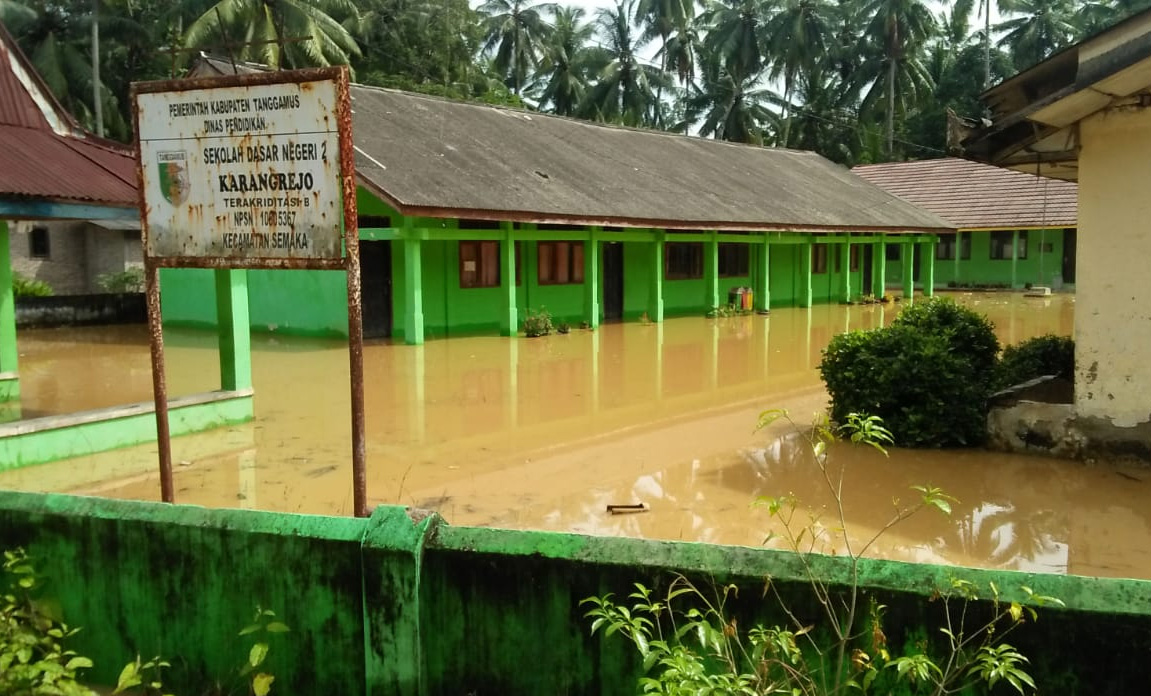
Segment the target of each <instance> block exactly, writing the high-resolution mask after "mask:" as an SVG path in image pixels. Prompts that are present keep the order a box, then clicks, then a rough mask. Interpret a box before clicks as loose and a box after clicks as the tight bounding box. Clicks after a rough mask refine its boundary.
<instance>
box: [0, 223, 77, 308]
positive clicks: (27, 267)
mask: <svg viewBox="0 0 1151 696" xmlns="http://www.w3.org/2000/svg"><path fill="white" fill-rule="evenodd" d="M38 227H39V228H44V229H46V230H48V255H47V256H45V257H42V258H37V257H34V256H32V231H33V230H34V229H36V228H38ZM84 227H85V223H82V222H80V223H77V222H17V223H15V224H14V225H12V230H11V238H10V240H9V243H10V244H11V249H12V270H14V271H15V272H16V273H18V274H19V275H21V276H23V277H25V278H27V279H29V280H39V281H43V282H45V283H47V284H48V285H50V286H52V290H53V292H54V293H55V294H57V295H73V294H81V293H85V292H88V291H89V290H88V271H87V259H86V243H85V233H84Z"/></svg>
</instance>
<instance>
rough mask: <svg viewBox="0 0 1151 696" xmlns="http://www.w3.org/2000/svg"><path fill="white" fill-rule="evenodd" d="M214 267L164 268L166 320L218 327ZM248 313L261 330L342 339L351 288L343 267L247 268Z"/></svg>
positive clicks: (162, 286) (180, 323) (162, 295)
mask: <svg viewBox="0 0 1151 696" xmlns="http://www.w3.org/2000/svg"><path fill="white" fill-rule="evenodd" d="M212 273H213V272H212V271H211V270H208V269H201V268H164V269H161V270H160V293H161V305H162V307H163V315H164V322H165V324H171V325H179V326H195V327H204V328H211V327H214V326H215V325H216V299H215V298H216V287H215V280H214V276H213V275H212ZM248 314H249V320H250V322H251V326H252V329H254V330H256V331H268V332H275V331H280V332H283V333H289V334H297V335H305V336H328V337H333V338H336V337H341V336H347V335H348V288H347V285H346V284H345V280H344V273H343V272H342V271H260V270H251V271H248Z"/></svg>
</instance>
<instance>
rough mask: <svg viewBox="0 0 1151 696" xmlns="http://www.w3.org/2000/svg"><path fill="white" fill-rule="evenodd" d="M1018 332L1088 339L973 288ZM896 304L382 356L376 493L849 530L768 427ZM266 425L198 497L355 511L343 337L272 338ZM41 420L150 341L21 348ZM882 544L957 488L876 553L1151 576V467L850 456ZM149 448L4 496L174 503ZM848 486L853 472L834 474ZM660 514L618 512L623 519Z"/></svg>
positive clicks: (415, 499) (106, 385)
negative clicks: (782, 513) (791, 515)
mask: <svg viewBox="0 0 1151 696" xmlns="http://www.w3.org/2000/svg"><path fill="white" fill-rule="evenodd" d="M959 297H960V300H961V301H963V302H964V303H966V304H969V305H971V306H974V307H976V308H978V309H980V310H981V311H984V312H986V313H987V314H988V315H989V316H990V317H991V319H992V320H993V321H994V322H995V324H996V327H997V331H998V333H999V335H1000V338H1001V339H1002V340H1004V341H1010V342H1013V341H1018V340H1022V339H1024V338H1027V337H1029V336H1033V335H1038V334H1042V333H1048V332H1053V333H1059V334H1069V333H1070V332H1071V329H1072V320H1073V311H1074V298H1072V297H1068V296H1056V297H1053V298H1050V299H1047V298H1022V297H1019V296H1014V295H1010V294H964V295H961V296H959ZM896 311H897V308H891V307H882V306H866V307H864V306H858V307H840V306H829V305H825V306H817V307H814V308H811V309H809V310H808V309H788V310H776V311H775V312H773V313H772V315H771V316H770V317H760V316H749V317H735V318H730V319H720V320H708V319H703V318H685V319H673V320H669V321H666V322H663V323H661V324H654V325H653V324H648V325H644V324H614V325H606V326H603V327H601V328H600V329H599V330H597V331H594V332H589V331H575V332H573V333H571V334H568V335H564V336H551V337H548V338H544V339H532V340H527V339H521V340H509V339H505V338H499V337H475V338H459V339H450V340H441V341H432V342H429V343H427V344H425V345H422V346H405V345H391V344H389V343H387V342H372V343H370V344H369V345H367V346H366V347H365V351H364V358H365V386H366V405H367V412H366V415H367V432H368V443H367V444H368V463H369V494H370V496H371V498H372V500H373V501H375V502H401V503H404V504H415V505H420V506H422V507H429V508H433V509H437V510H439V511H440V512H441V513H442V514H444V515H445V516H446V517H447V518H448V519H449V521H451V522H454V523H457V524H486V525H503V526H513V527H524V528H546V529H560V530H575V531H583V532H590V533H596V534H627V535H632V536H643V537H653V538H667V539H687V540H699V541H708V542H717V543H730V544H749V545H757V544H760V543H762V542H763V540H764V538H765V536H767V535H768V534H769V533H770V532H771V531H772V528H771V526H770V520H768V518H767V515H766V513H765V512H764V511H762V510H758V509H753V508H752V507H751V505H750V503H751V502H752V501H753V500H754V499H755V498H756V497H757V496H761V495H783V494H788V493H791V494H794V495H795V496H796V497H797V498H799V499H800V500H801V501H802V503H803V505H804V508H803V512H804V514H807V513H812V514H820V515H822V516H823V517H822V519H823V520H824V522H825V524H828V526H832V525H830V523H828V522H827V520H828V519H829V518H828V517H827V515H828V512H827V511H826V508H827V506H828V505H829V504H830V502H831V501H830V500H829V499H828V498H827V496H826V495H825V494H824V492H823V488H821V486H820V485H819V480H818V479H817V478H816V477H815V474H817V473H818V471H817V470H816V469H814V468H813V463H812V462H811V461H810V457H809V455H808V454H807V453H806V450H805V449H804V448H803V447H802V440H801V439H797V436H796V435H795V434H794V433H789V432H788V431H787V429H785V428H783V427H782V426H775V427H773V428H772V429H771V430H770V431H769V432H767V433H759V434H756V433H753V432H751V431H752V426H753V424H754V423H755V419H756V415H757V414H758V412H759V411H760V410H762V409H764V408H773V407H786V408H788V409H790V410H791V411H792V413H793V414H795V415H796V417H797V418H799V419H801V420H803V419H806V417H807V415H808V414H810V413H812V412H814V411H816V410H819V409H821V408H823V407H824V405H825V403H826V395H825V393H824V392H823V389H822V385H821V383H820V381H819V378H818V375H817V373H816V370H815V367H816V366H817V365H818V363H819V357H820V351H821V350H822V349H823V347H824V346H825V345H826V344H827V341H828V340H830V338H831V337H832V336H833V335H835V334H836V333H839V332H842V331H845V330H849V329H857V328H873V327H877V326H881V325H883V324H886V323H888V322H890V321H891V319H892V318H894V316H895V314H896ZM166 343H167V345H168V349H169V350H168V367H169V384H170V391H171V393H173V394H188V393H194V392H196V391H202V390H206V389H211V388H213V387H214V386H215V385H216V383H217V380H218V367H217V363H216V360H217V356H216V352H215V348H214V341H213V338H212V337H211V336H209V335H205V334H202V333H195V332H182V331H169V332H167V333H166ZM253 348H254V355H253V370H254V374H253V378H254V382H255V386H256V414H257V419H256V421H255V422H253V423H251V424H248V425H244V426H240V427H235V428H229V429H226V430H223V431H217V432H214V433H208V434H201V435H195V436H189V437H184V438H177V439H176V440H175V441H174V442H173V457H174V460H175V461H176V462H177V463H178V464H177V467H176V486H177V496H178V499H179V500H180V501H182V502H189V503H196V504H203V505H211V506H228V507H251V508H261V509H272V510H286V511H301V512H315V513H334V514H347V513H348V512H349V511H350V510H351V491H350V478H351V472H350V465H349V463H348V460H349V457H348V452H349V450H350V427H349V424H348V411H349V397H348V391H349V390H348V386H347V385H348V367H347V350H346V347H345V345H343V344H342V343H340V342H335V341H320V340H304V339H292V338H286V337H280V336H275V335H270V336H269V335H257V336H254V337H253ZM20 351H21V360H22V363H21V372H22V377H23V379H24V392H25V394H26V395H27V398H26V400H25V402H24V407H25V410H28V411H32V412H36V413H59V412H65V411H69V410H76V409H81V408H95V407H99V406H110V405H114V404H118V403H124V402H131V401H145V400H148V399H150V394H151V392H150V372H149V363H148V350H147V337H146V331H145V329H144V328H143V327H111V328H100V329H79V330H71V331H58V330H51V331H26V332H22V333H21V335H20ZM829 464H830V466H832V467H833V468H834V467H844V476H845V490H847V491H848V495H847V508H846V511H845V512H846V515H847V521H848V524H849V527H850V529H851V530H852V535H853V536H852V543H853V544H860V543H862V542H863V540H864V539H866V538H869V537H870V535H871V534H873V533H874V530H876V529H879V528H880V527H882V526H883V524H885V523H886V521H887V520H888V519H889V517H890V514H891V511H892V507H891V499H892V496H893V495H897V496H900V497H901V498H904V499H905V500H909V499H910V496H911V493H910V491H909V490H908V487H909V486H911V485H915V484H931V485H935V486H939V487H941V488H943V489H945V490H946V491H948V492H949V493H950V494H952V495H954V496H955V497H956V498H958V499H959V502H958V503H957V504H956V505H955V514H954V515H953V517H952V519H951V520H948V519H946V518H944V517H942V516H940V515H938V514H934V513H930V512H925V513H923V514H921V515H919V516H918V517H916V518H915V519H914V520H913V521H911V522H907V523H904V524H901V525H900V526H897V527H896V528H895V529H893V530H892V531H891V532H890V533H889V534H888V535H885V537H884V539H883V543H882V544H881V545H879V546H877V547H875V548H874V549H873V551H874V553H875V554H876V555H882V556H887V557H893V558H905V559H909V560H921V561H938V562H948V563H958V564H965V565H986V566H992V567H1003V568H1021V569H1041V570H1050V571H1055V572H1075V573H1085V574H1099V575H1129V576H1139V577H1151V558H1147V552H1143V551H1141V549H1148V548H1151V544H1148V543H1147V542H1148V541H1149V540H1151V534H1149V533H1148V520H1147V516H1148V514H1151V513H1146V512H1144V511H1145V510H1151V506H1149V505H1147V500H1148V494H1147V493H1146V492H1145V490H1144V489H1145V486H1146V484H1145V483H1144V481H1143V479H1144V478H1145V476H1146V474H1144V473H1141V472H1128V471H1123V472H1121V473H1115V472H1114V471H1112V470H1108V469H1102V468H1093V469H1092V468H1085V467H1081V466H1077V465H1073V464H1067V463H1062V462H1055V461H1048V460H1043V459H1035V458H1025V457H1006V456H1000V455H991V454H988V453H981V452H938V451H931V452H902V451H896V452H893V453H892V456H891V458H890V459H885V458H883V457H880V456H877V455H876V454H873V453H870V452H861V451H858V450H854V449H852V450H843V449H836V450H834V451H833V452H832V453H831V458H830V460H829ZM154 469H155V448H154V447H151V446H143V447H136V448H130V449H126V450H121V451H118V452H114V453H106V454H103V455H97V456H92V457H86V458H82V459H77V460H70V461H67V462H59V463H54V464H48V465H43V466H38V467H32V468H27V469H23V470H19V471H13V472H7V473H4V474H0V486H4V487H8V488H26V489H39V490H62V491H72V492H77V493H90V494H99V495H106V496H113V497H132V498H142V499H156V498H158V495H159V490H158V488H159V487H158V484H157V477H156V475H155V473H154ZM836 470H838V469H836ZM638 501H643V502H647V503H648V504H649V505H650V506H651V511H650V512H648V513H644V514H638V515H622V516H616V517H613V516H608V515H606V514H605V507H606V505H607V504H609V503H629V502H638Z"/></svg>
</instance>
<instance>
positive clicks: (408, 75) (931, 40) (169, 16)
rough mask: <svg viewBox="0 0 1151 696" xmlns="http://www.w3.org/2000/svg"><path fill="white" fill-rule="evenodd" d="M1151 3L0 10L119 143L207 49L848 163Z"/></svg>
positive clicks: (80, 2) (56, 3) (336, 4)
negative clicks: (133, 100)
mask: <svg viewBox="0 0 1151 696" xmlns="http://www.w3.org/2000/svg"><path fill="white" fill-rule="evenodd" d="M992 2H994V3H995V5H994V9H996V10H997V11H998V15H999V21H998V22H994V23H993V22H992V19H991V10H992V9H993V8H992ZM1148 6H1151V0H956V2H954V3H947V4H945V5H944V9H943V11H942V12H938V13H937V12H936V8H938V5H936V4H934V3H928V2H927V1H926V0H617V1H616V2H615V4H614V5H609V6H606V7H604V8H603V9H600V10H598V11H596V12H587V11H585V10H584V9H583V8H577V7H567V6H564V5H563V4H562V3H553V2H543V1H539V0H473V1H472V2H469V0H0V21H2V22H4V24H5V25H6V26H7V27H8V29H9V31H10V32H11V33H12V34H13V35H14V36H15V37H16V38H17V40H18V41H19V42H20V45H21V47H22V48H23V50H24V51H25V53H27V54H28V56H29V58H30V59H31V60H32V62H33V63H34V64H35V66H36V69H37V70H38V71H39V72H40V73H41V74H42V75H43V76H44V80H45V82H46V83H47V84H48V86H49V88H50V89H51V90H52V92H53V93H54V94H55V95H56V97H57V98H58V99H59V100H60V101H61V103H62V104H63V105H64V106H65V107H66V108H67V109H68V110H69V111H71V112H72V113H73V114H74V115H75V116H76V117H77V118H78V119H79V120H80V121H81V122H82V123H84V124H85V125H87V126H89V127H92V126H93V125H94V123H95V113H96V111H97V110H96V108H95V105H96V102H97V101H99V104H100V107H101V109H100V110H101V111H102V113H103V125H104V128H105V131H106V133H107V135H108V136H109V137H113V138H120V139H124V140H126V139H128V138H129V136H130V133H129V127H130V119H129V118H128V90H129V86H130V84H131V83H132V82H133V81H138V80H150V79H160V78H167V77H170V76H173V75H179V74H180V73H181V72H182V70H183V69H184V68H185V67H186V66H187V65H188V64H189V62H190V61H191V60H192V59H193V58H194V57H195V56H197V55H199V53H200V52H201V51H203V52H207V53H214V54H217V55H222V56H228V55H231V56H232V57H234V58H236V59H243V60H249V61H255V62H259V63H263V64H266V65H268V66H270V67H274V68H295V67H308V66H321V65H334V64H347V65H349V66H350V67H351V69H352V71H353V75H354V78H355V79H356V81H358V82H362V83H366V84H372V85H379V86H384V87H394V88H399V89H406V90H412V91H419V92H425V93H429V94H435V95H440V96H444V97H449V98H453V99H467V100H479V101H485V102H489V103H498V104H512V105H518V106H523V107H524V108H529V109H537V110H539V111H542V112H546V113H555V114H559V115H563V116H571V117H578V118H587V119H593V120H600V121H606V122H610V123H617V124H622V125H628V126H639V127H647V128H660V129H667V130H678V131H683V132H689V133H693V134H696V135H699V136H702V137H713V138H719V139H724V140H731V141H737V142H745V143H754V144H762V145H767V146H780V147H795V148H804V149H811V150H815V151H817V152H819V153H821V154H823V155H825V156H827V157H829V158H831V159H833V160H836V161H838V162H842V163H845V164H856V163H862V162H875V161H883V160H898V159H909V158H910V159H922V158H928V157H939V156H942V155H944V154H945V152H944V149H945V143H944V136H945V126H946V112H947V110H948V109H952V110H954V111H956V112H958V113H964V114H968V115H978V114H979V111H980V109H981V108H982V107H981V105H980V103H979V100H978V95H979V94H980V93H981V92H982V91H983V90H984V89H985V88H986V87H987V86H988V85H989V84H991V83H993V82H995V81H997V80H1000V79H1003V78H1004V77H1007V76H1009V75H1010V74H1012V73H1014V72H1015V71H1018V70H1022V69H1024V68H1027V67H1029V66H1030V65H1033V64H1034V63H1036V62H1038V61H1041V60H1043V59H1044V58H1046V57H1047V56H1049V55H1051V54H1052V53H1054V52H1055V51H1057V50H1059V49H1060V48H1063V47H1064V46H1067V45H1069V44H1071V43H1073V42H1075V41H1077V40H1079V39H1081V38H1083V37H1085V36H1088V35H1090V34H1092V33H1095V32H1097V31H1100V30H1101V29H1104V28H1106V27H1108V26H1110V25H1112V24H1114V23H1115V22H1118V21H1120V20H1121V19H1123V18H1125V17H1127V16H1130V15H1131V14H1133V13H1135V12H1138V11H1140V10H1142V9H1145V8H1146V7H1148ZM93 23H95V25H96V28H97V29H98V32H94V31H93ZM97 35H98V36H99V64H98V66H94V64H93V60H92V53H93V51H92V45H93V43H92V42H93V38H94V36H97ZM94 67H98V68H99V70H98V71H97V70H94ZM97 75H98V78H97Z"/></svg>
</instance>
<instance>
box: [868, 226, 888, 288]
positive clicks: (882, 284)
mask: <svg viewBox="0 0 1151 696" xmlns="http://www.w3.org/2000/svg"><path fill="white" fill-rule="evenodd" d="M871 248H872V252H871V294H872V295H873V296H875V298H876V299H878V298H881V297H883V294H884V293H885V292H886V291H887V278H886V274H887V239H886V238H885V237H881V238H880V241H878V242H876V243H874V244H872V245H871Z"/></svg>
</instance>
